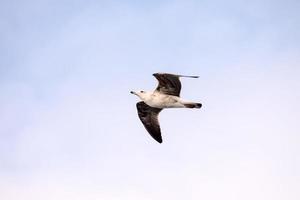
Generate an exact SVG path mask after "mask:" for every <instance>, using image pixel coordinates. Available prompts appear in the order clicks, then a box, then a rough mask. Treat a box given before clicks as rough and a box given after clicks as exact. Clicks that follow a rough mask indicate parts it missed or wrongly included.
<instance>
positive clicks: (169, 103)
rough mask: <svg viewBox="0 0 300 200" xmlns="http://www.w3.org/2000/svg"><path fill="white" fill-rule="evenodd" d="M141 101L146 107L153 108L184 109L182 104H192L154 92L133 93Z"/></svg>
mask: <svg viewBox="0 0 300 200" xmlns="http://www.w3.org/2000/svg"><path fill="white" fill-rule="evenodd" d="M135 94H136V95H137V96H138V97H140V99H141V100H142V101H144V102H145V103H146V104H147V105H148V106H151V107H155V108H185V106H184V104H186V103H193V102H186V101H184V100H182V99H181V98H179V97H177V96H173V95H166V94H162V93H159V92H157V91H154V92H144V91H141V92H137V93H135Z"/></svg>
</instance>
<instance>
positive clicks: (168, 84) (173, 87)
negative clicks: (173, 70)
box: [153, 73, 181, 97]
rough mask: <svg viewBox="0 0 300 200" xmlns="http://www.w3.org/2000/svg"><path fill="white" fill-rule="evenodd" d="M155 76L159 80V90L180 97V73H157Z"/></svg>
mask: <svg viewBox="0 0 300 200" xmlns="http://www.w3.org/2000/svg"><path fill="white" fill-rule="evenodd" d="M153 76H154V77H155V78H156V79H157V80H158V86H157V88H156V90H157V91H159V92H161V93H164V94H167V95H173V96H178V97H179V95H180V90H181V83H180V80H179V77H180V76H179V75H175V74H166V73H155V74H153Z"/></svg>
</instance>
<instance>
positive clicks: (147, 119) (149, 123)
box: [130, 73, 202, 143]
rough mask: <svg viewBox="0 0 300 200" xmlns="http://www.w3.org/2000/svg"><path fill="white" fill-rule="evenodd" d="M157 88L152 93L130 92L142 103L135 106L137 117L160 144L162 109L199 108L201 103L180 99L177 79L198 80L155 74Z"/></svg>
mask: <svg viewBox="0 0 300 200" xmlns="http://www.w3.org/2000/svg"><path fill="white" fill-rule="evenodd" d="M153 76H154V77H155V78H156V79H157V80H158V86H157V88H156V89H155V90H154V91H150V92H146V91H139V92H134V91H131V92H130V93H131V94H135V95H136V96H138V97H139V98H140V99H141V100H142V101H140V102H138V103H137V104H136V107H137V112H138V116H139V118H140V120H141V122H142V123H143V125H144V127H145V128H146V130H147V131H148V132H149V134H150V135H151V136H152V137H153V139H155V140H156V141H157V142H159V143H162V137H161V130H160V125H159V121H158V114H159V113H160V112H161V111H162V109H164V108H201V107H202V104H201V103H196V102H191V101H185V100H183V99H181V98H180V91H181V82H180V80H179V78H181V77H189V78H199V77H198V76H184V75H176V74H168V73H155V74H153Z"/></svg>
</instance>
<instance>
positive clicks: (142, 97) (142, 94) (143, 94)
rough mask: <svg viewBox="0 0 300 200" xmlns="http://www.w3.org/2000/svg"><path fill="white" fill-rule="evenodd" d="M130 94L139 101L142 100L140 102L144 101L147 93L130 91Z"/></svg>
mask: <svg viewBox="0 0 300 200" xmlns="http://www.w3.org/2000/svg"><path fill="white" fill-rule="evenodd" d="M130 93H131V94H134V95H136V96H138V97H140V99H142V100H144V99H146V98H147V96H148V92H145V91H143V90H141V91H138V92H134V91H131V92H130Z"/></svg>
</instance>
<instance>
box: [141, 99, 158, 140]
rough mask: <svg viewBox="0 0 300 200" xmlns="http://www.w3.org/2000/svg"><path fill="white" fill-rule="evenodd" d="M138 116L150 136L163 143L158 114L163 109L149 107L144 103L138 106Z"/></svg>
mask: <svg viewBox="0 0 300 200" xmlns="http://www.w3.org/2000/svg"><path fill="white" fill-rule="evenodd" d="M136 107H137V110H138V115H139V118H140V120H141V121H142V123H143V125H144V127H145V128H146V130H147V131H148V132H149V134H150V135H151V136H152V137H153V138H154V139H155V140H156V141H157V142H159V143H162V138H161V132H160V126H159V122H158V118H157V117H158V114H159V113H160V111H161V110H162V109H160V108H153V107H151V106H148V105H147V104H145V103H144V102H143V101H141V102H138V103H137V104H136Z"/></svg>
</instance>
